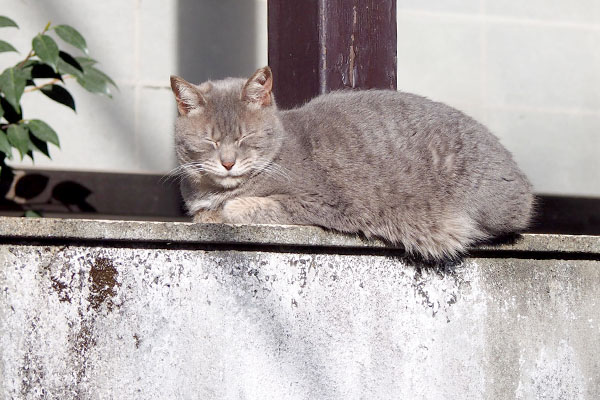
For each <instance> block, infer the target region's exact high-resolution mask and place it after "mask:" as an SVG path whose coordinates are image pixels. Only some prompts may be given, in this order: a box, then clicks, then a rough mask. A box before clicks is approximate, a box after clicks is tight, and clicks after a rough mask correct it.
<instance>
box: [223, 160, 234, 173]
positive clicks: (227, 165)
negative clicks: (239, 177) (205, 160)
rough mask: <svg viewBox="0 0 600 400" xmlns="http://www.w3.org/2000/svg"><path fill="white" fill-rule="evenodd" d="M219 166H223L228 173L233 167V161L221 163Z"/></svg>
mask: <svg viewBox="0 0 600 400" xmlns="http://www.w3.org/2000/svg"><path fill="white" fill-rule="evenodd" d="M221 165H222V166H224V167H225V169H226V170H227V171H229V170H230V169H231V168H233V166H234V165H235V161H227V162H225V161H221Z"/></svg>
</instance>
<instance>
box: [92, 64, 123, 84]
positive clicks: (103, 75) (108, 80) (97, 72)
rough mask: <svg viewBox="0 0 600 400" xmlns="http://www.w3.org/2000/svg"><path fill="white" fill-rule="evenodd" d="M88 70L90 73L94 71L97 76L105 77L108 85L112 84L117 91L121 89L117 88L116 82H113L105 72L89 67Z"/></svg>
mask: <svg viewBox="0 0 600 400" xmlns="http://www.w3.org/2000/svg"><path fill="white" fill-rule="evenodd" d="M87 70H88V71H89V70H93V71H94V72H95V73H96V74H98V75H100V76H101V77H103V78H104V79H105V80H106V81H107V82H108V83H110V84H111V85H113V86H114V87H115V89H119V88H118V87H117V84H116V83H115V81H113V80H112V79H111V78H110V76H108V75H106V74H105V73H104V72H102V71H100V70H99V69H96V68H94V67H89V68H88V69H87Z"/></svg>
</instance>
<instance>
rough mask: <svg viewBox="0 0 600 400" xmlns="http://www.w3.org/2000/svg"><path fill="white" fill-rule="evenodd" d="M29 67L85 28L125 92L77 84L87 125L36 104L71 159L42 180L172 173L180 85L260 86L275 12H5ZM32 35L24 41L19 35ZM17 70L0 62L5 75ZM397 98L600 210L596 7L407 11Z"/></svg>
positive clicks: (58, 159) (250, 3)
mask: <svg viewBox="0 0 600 400" xmlns="http://www.w3.org/2000/svg"><path fill="white" fill-rule="evenodd" d="M0 9H1V10H2V11H1V12H0V14H6V15H8V16H10V17H12V18H14V19H15V20H17V22H18V23H19V24H20V25H21V30H20V31H16V30H12V29H2V30H0V38H2V39H4V40H8V41H10V42H11V43H13V44H15V45H17V47H18V48H19V49H20V50H21V52H22V53H25V52H26V51H27V50H28V48H29V41H30V38H31V37H32V36H33V35H34V34H35V33H36V32H37V31H39V30H40V29H41V28H42V27H43V26H44V24H45V23H46V22H47V21H48V20H52V21H53V22H54V23H66V24H71V25H73V26H75V27H76V28H77V29H79V30H80V31H81V32H82V33H83V34H84V36H85V37H86V38H87V39H88V43H89V48H90V50H91V54H92V55H93V56H94V57H96V58H97V59H98V60H100V61H101V68H102V69H104V70H105V71H106V72H107V73H109V74H110V75H111V76H112V77H113V78H114V79H115V80H116V81H117V83H118V84H119V87H120V91H119V92H117V93H115V96H114V99H113V100H107V99H105V98H99V97H96V96H93V95H91V94H88V93H87V92H85V91H83V90H81V89H79V87H78V85H76V84H73V83H72V82H69V83H68V84H67V86H68V88H69V90H72V92H73V93H74V95H75V99H76V102H77V107H78V115H77V116H75V114H73V112H72V111H70V110H69V109H67V108H66V107H63V106H61V105H57V104H53V103H52V102H51V101H50V100H48V99H46V98H45V97H43V96H41V95H31V94H29V95H26V96H25V100H24V102H25V110H26V113H27V114H26V117H33V116H35V117H41V118H43V119H46V120H47V121H48V122H49V123H50V124H51V125H52V126H53V127H54V128H55V129H56V130H57V131H58V132H59V135H60V138H61V141H62V150H57V149H53V150H52V156H53V160H52V161H50V160H43V159H42V158H39V161H38V162H37V163H36V166H41V167H44V168H56V169H66V168H68V169H78V170H102V171H127V172H154V173H163V172H166V171H168V170H169V169H170V168H172V167H173V166H174V159H173V151H172V144H171V129H172V128H171V126H172V122H173V118H174V116H175V108H174V104H173V101H172V97H171V93H170V90H169V87H168V78H169V75H170V74H172V73H176V74H180V75H182V76H183V77H185V78H186V79H189V80H190V81H195V82H199V81H202V80H204V79H207V78H220V77H224V76H230V75H237V76H242V75H247V74H249V73H251V72H252V71H253V70H254V69H255V68H257V67H259V66H261V65H264V64H266V62H267V55H266V50H267V34H266V0H203V1H200V0H180V1H169V0H106V1H102V2H97V1H91V0H86V1H81V0H79V1H78V0H0ZM20 34H23V35H20ZM17 59H18V57H16V56H15V55H12V54H8V53H0V66H3V65H6V64H7V63H9V62H12V61H13V60H17ZM398 87H399V88H400V89H401V90H405V91H410V92H415V93H419V94H422V95H425V96H427V97H430V98H432V99H434V100H440V101H445V102H447V103H449V104H450V105H453V106H455V107H457V108H459V109H461V110H463V111H465V112H467V113H468V114H470V115H472V116H474V117H475V118H477V119H479V120H480V121H482V122H484V123H485V124H487V125H488V126H489V127H490V128H491V129H492V131H493V132H494V133H496V134H497V135H498V136H499V137H500V138H501V140H502V142H503V143H504V144H505V145H506V146H507V147H508V148H509V149H510V150H511V151H512V152H513V153H514V154H515V157H516V158H517V160H518V162H519V163H520V165H521V166H522V167H523V169H524V170H525V171H526V172H527V174H528V175H529V176H530V177H531V179H532V181H533V182H534V185H535V187H536V190H537V191H538V192H542V193H557V194H569V195H592V196H600V177H599V173H598V171H599V170H600V3H599V2H597V0H572V1H569V0H552V1H549V0H544V1H542V0H529V1H527V2H524V1H521V0H493V1H492V0H460V1H459V0H428V1H418V0H398Z"/></svg>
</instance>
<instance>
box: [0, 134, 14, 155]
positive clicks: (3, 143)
mask: <svg viewBox="0 0 600 400" xmlns="http://www.w3.org/2000/svg"><path fill="white" fill-rule="evenodd" d="M0 151H1V152H3V153H4V154H5V155H6V157H8V158H9V159H12V146H11V145H10V143H8V138H7V137H6V133H5V132H4V131H0Z"/></svg>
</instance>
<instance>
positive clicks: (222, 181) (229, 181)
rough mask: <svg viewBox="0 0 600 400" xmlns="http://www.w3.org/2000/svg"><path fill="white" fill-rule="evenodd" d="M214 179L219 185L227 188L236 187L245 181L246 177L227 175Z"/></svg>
mask: <svg viewBox="0 0 600 400" xmlns="http://www.w3.org/2000/svg"><path fill="white" fill-rule="evenodd" d="M213 180H214V181H215V183H216V184H217V185H220V186H222V187H224V188H225V189H235V188H236V187H238V186H239V185H240V184H241V183H242V182H243V181H244V178H243V177H241V176H226V177H224V178H222V177H218V178H213Z"/></svg>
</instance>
